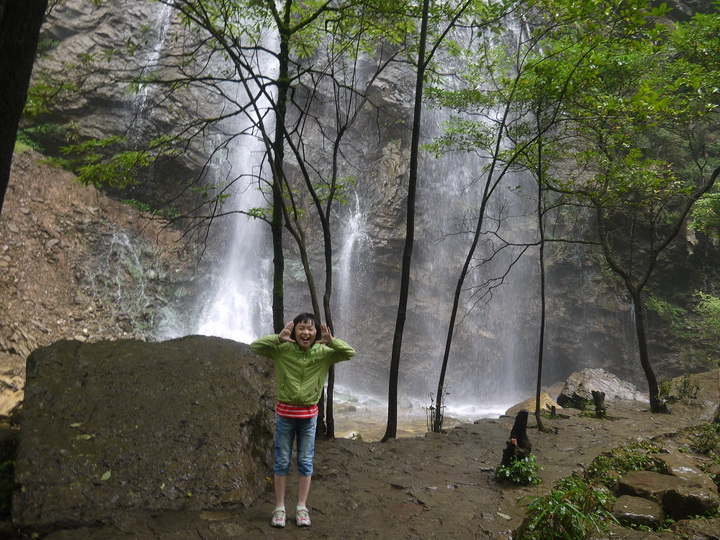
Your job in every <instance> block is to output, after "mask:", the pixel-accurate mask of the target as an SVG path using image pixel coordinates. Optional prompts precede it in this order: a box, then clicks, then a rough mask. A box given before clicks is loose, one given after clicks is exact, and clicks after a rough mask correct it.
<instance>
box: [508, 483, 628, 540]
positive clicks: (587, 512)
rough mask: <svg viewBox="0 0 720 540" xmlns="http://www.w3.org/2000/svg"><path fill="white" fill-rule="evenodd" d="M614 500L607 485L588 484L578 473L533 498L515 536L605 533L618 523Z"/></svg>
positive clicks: (548, 538)
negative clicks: (548, 491)
mask: <svg viewBox="0 0 720 540" xmlns="http://www.w3.org/2000/svg"><path fill="white" fill-rule="evenodd" d="M613 500H614V498H613V496H612V494H611V493H610V491H608V490H607V489H606V488H604V487H601V486H594V485H590V484H587V483H585V481H583V480H582V479H581V478H579V477H578V476H577V475H573V476H569V477H567V478H563V479H561V480H559V481H558V482H557V483H556V484H555V487H554V488H553V489H552V491H550V493H548V494H547V495H544V496H542V497H535V498H533V499H532V501H531V502H530V504H529V505H528V512H527V515H526V517H525V520H524V521H523V522H522V524H521V525H520V527H519V528H518V530H517V531H516V532H515V536H514V538H515V539H516V540H535V539H538V540H540V539H542V540H555V539H573V540H575V539H580V538H587V537H588V536H590V535H591V534H594V533H599V534H601V535H605V534H606V533H607V532H608V530H609V526H610V524H611V523H616V522H617V520H616V519H615V518H614V517H613V515H612V513H611V511H610V508H611V505H612V503H613Z"/></svg>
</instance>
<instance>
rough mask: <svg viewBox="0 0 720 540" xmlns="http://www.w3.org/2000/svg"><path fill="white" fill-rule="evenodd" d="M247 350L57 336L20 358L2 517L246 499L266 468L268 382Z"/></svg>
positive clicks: (24, 521) (40, 522)
mask: <svg viewBox="0 0 720 540" xmlns="http://www.w3.org/2000/svg"><path fill="white" fill-rule="evenodd" d="M271 373H272V372H271V364H270V362H269V361H268V360H266V359H264V358H261V357H258V356H256V355H255V354H253V353H252V352H251V351H250V349H249V347H248V346H247V345H243V344H240V343H235V342H233V341H229V340H224V339H219V338H211V337H201V336H191V337H186V338H181V339H176V340H171V341H166V342H161V343H145V342H142V341H137V340H127V341H117V342H99V343H93V344H87V343H81V342H77V341H62V342H58V343H55V344H53V345H51V346H49V347H45V348H42V349H38V350H36V351H35V352H33V354H32V355H31V356H30V357H29V359H28V365H27V383H26V392H25V404H24V413H23V429H22V432H21V435H20V440H19V445H18V456H17V462H16V478H15V479H16V483H17V484H18V486H19V489H17V490H16V494H15V498H14V500H13V519H14V521H15V522H16V523H17V524H18V525H21V526H27V527H33V528H51V527H53V526H57V525H58V524H75V525H77V524H91V523H93V522H97V521H100V520H102V519H104V518H107V517H108V516H110V515H112V513H113V512H115V511H117V510H119V509H122V508H144V509H155V510H170V511H176V510H181V509H200V508H213V507H219V506H223V505H247V504H251V503H253V502H254V501H255V500H256V499H257V497H258V496H260V495H261V494H262V493H263V491H264V490H265V488H266V487H267V480H266V478H267V477H268V476H269V475H270V474H271V466H272V452H271V449H272V437H273V429H272V425H273V413H272V411H273V401H274V388H273V383H272V376H271Z"/></svg>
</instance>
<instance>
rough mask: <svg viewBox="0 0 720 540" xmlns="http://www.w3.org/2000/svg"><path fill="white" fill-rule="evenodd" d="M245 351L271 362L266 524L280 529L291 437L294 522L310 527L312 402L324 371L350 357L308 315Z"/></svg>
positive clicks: (314, 414) (315, 408) (351, 353)
mask: <svg viewBox="0 0 720 540" xmlns="http://www.w3.org/2000/svg"><path fill="white" fill-rule="evenodd" d="M250 348H251V349H252V350H253V351H254V352H256V353H258V354H261V355H263V356H267V357H268V358H272V359H273V360H274V361H275V390H276V394H277V400H278V403H277V407H276V409H275V467H274V473H275V510H273V515H272V520H271V522H270V524H271V525H272V526H273V527H284V526H285V488H286V486H287V475H288V472H289V469H290V458H291V456H292V447H293V441H294V440H295V439H296V438H297V468H298V500H297V509H296V512H295V522H296V524H297V526H298V527H309V526H310V514H309V513H308V509H307V497H308V493H309V491H310V479H311V477H312V472H313V458H314V456H315V429H316V427H317V416H318V405H317V404H318V401H320V395H321V393H322V390H323V387H324V385H325V379H326V378H327V374H328V371H329V370H330V366H332V365H333V364H335V363H337V362H342V361H343V360H350V358H352V357H353V356H355V349H353V348H352V347H351V346H350V345H348V344H347V343H345V342H344V341H342V340H340V339H337V338H335V337H333V335H332V332H331V331H330V328H328V327H327V326H326V325H324V324H320V319H318V317H317V316H315V315H314V314H312V313H301V314H300V315H298V316H297V317H295V319H294V320H293V321H291V322H289V323H287V324H286V325H285V328H283V329H282V331H281V332H280V333H279V334H271V335H269V336H265V337H262V338H260V339H257V340H255V341H253V342H252V343H251V344H250Z"/></svg>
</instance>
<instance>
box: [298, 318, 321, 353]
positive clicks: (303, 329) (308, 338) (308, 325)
mask: <svg viewBox="0 0 720 540" xmlns="http://www.w3.org/2000/svg"><path fill="white" fill-rule="evenodd" d="M316 336H317V328H315V323H314V322H313V321H303V322H299V323H297V324H296V325H295V342H296V343H297V344H298V347H300V349H302V350H303V351H307V350H308V349H309V348H310V347H312V346H313V343H315V337H316Z"/></svg>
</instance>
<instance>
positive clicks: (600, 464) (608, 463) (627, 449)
mask: <svg viewBox="0 0 720 540" xmlns="http://www.w3.org/2000/svg"><path fill="white" fill-rule="evenodd" d="M659 451H660V448H659V447H658V446H657V445H655V444H653V443H651V442H649V441H643V442H637V443H633V444H630V445H628V446H623V447H620V448H613V449H612V450H611V451H610V452H604V453H602V454H600V455H599V456H597V457H596V458H595V459H594V460H593V461H592V463H590V465H589V466H588V468H587V470H586V471H585V478H586V480H587V481H588V482H593V483H598V484H602V485H604V486H605V487H606V488H608V489H610V490H613V491H614V490H615V489H616V488H617V483H618V478H620V477H621V476H625V475H626V474H627V473H629V472H630V471H656V472H660V473H663V472H667V471H665V470H664V469H665V466H664V465H663V464H662V462H661V461H658V460H657V459H655V458H654V457H653V456H652V454H655V453H657V452H659Z"/></svg>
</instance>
